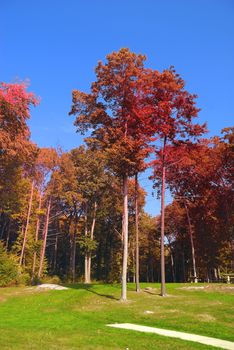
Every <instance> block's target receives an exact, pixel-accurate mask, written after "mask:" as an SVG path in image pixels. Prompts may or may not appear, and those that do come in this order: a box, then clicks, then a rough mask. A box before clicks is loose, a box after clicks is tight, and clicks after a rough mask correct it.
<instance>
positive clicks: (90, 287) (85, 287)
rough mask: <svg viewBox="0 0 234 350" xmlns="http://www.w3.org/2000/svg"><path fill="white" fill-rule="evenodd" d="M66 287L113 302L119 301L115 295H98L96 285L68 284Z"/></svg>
mask: <svg viewBox="0 0 234 350" xmlns="http://www.w3.org/2000/svg"><path fill="white" fill-rule="evenodd" d="M66 287H69V288H71V289H83V290H85V291H87V292H89V293H93V294H96V295H98V296H100V297H103V298H107V299H112V300H119V299H118V298H116V297H115V296H114V295H111V294H103V293H98V292H97V291H95V290H94V287H95V285H93V284H83V283H78V284H67V285H66Z"/></svg>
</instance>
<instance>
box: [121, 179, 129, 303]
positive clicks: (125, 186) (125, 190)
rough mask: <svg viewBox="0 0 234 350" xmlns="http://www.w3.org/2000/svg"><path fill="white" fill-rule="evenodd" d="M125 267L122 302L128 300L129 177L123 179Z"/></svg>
mask: <svg viewBox="0 0 234 350" xmlns="http://www.w3.org/2000/svg"><path fill="white" fill-rule="evenodd" d="M122 231H123V267H122V293H121V300H122V301H126V300H127V267H128V175H127V174H125V175H124V177H123V230H122Z"/></svg>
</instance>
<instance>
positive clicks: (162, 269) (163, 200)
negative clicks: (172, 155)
mask: <svg viewBox="0 0 234 350" xmlns="http://www.w3.org/2000/svg"><path fill="white" fill-rule="evenodd" d="M165 146H166V138H164V144H163V159H162V191H161V249H160V250H161V296H165V295H166V283H165V253H164V230H165V228H164V227H165V182H166V179H165V178H166V168H165Z"/></svg>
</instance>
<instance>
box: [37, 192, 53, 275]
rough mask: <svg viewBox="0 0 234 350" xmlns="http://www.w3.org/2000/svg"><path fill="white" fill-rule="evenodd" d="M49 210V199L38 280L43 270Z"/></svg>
mask: <svg viewBox="0 0 234 350" xmlns="http://www.w3.org/2000/svg"><path fill="white" fill-rule="evenodd" d="M50 208H51V199H50V200H49V203H48V208H47V213H46V222H45V228H44V237H43V244H42V249H41V256H40V266H39V271H38V278H40V277H41V274H42V269H43V262H44V257H45V250H46V242H47V235H48V227H49V218H50Z"/></svg>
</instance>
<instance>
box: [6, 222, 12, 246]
mask: <svg viewBox="0 0 234 350" xmlns="http://www.w3.org/2000/svg"><path fill="white" fill-rule="evenodd" d="M10 232H11V222H10V223H9V225H8V228H7V239H6V250H8V248H9V240H10Z"/></svg>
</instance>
